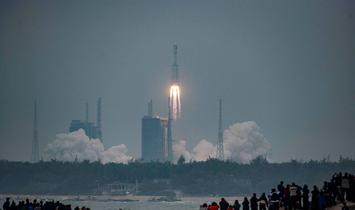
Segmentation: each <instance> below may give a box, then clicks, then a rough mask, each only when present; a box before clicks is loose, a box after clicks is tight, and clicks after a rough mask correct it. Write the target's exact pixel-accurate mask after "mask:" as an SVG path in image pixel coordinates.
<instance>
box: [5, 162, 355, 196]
mask: <svg viewBox="0 0 355 210" xmlns="http://www.w3.org/2000/svg"><path fill="white" fill-rule="evenodd" d="M339 171H343V172H350V173H355V161H354V160H350V159H343V158H342V159H341V160H339V162H328V161H325V160H323V161H309V162H305V163H301V162H297V161H294V160H293V161H290V162H286V163H268V162H267V161H266V160H264V159H263V158H257V159H256V160H254V161H253V162H252V163H251V164H238V163H235V162H229V161H224V162H223V161H218V160H214V159H211V160H208V161H205V162H192V163H184V160H180V161H179V164H170V163H159V162H151V163H141V162H132V163H129V164H113V163H112V164H106V165H102V164H100V163H98V162H94V163H89V162H81V163H78V162H74V163H69V162H58V161H51V162H38V163H27V162H9V161H0V186H1V187H0V193H23V194H35V193H41V194H93V193H94V192H95V191H96V190H97V188H98V186H99V185H103V184H110V183H114V182H122V183H136V182H137V183H138V185H139V191H138V193H139V194H164V192H168V191H172V190H177V191H181V192H182V193H183V194H188V195H243V194H250V193H251V192H268V191H269V190H270V189H271V188H272V187H275V186H276V185H277V184H278V183H279V181H280V180H283V181H285V182H286V183H288V182H296V183H298V184H299V185H303V184H308V185H314V184H317V185H320V184H321V183H322V181H324V180H329V179H330V177H331V176H332V174H333V173H335V172H339Z"/></svg>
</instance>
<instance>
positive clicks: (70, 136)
mask: <svg viewBox="0 0 355 210" xmlns="http://www.w3.org/2000/svg"><path fill="white" fill-rule="evenodd" d="M127 153H128V150H127V147H126V145H124V144H120V145H116V146H112V147H110V148H108V149H107V150H105V148H104V145H103V144H102V142H101V141H100V139H90V138H89V137H88V136H87V135H86V134H85V131H84V130H83V129H79V130H77V131H74V132H71V133H61V134H57V135H56V139H55V140H54V141H53V142H52V143H49V144H48V145H47V146H46V148H45V157H46V159H47V160H51V159H54V160H58V161H69V162H73V161H80V162H81V161H84V160H88V161H90V162H95V161H100V162H101V163H103V164H106V163H128V162H129V161H130V160H133V158H132V157H131V156H129V155H128V154H127Z"/></svg>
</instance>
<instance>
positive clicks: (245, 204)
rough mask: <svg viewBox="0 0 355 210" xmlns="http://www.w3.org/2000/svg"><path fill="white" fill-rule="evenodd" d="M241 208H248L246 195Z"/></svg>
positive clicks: (244, 209)
mask: <svg viewBox="0 0 355 210" xmlns="http://www.w3.org/2000/svg"><path fill="white" fill-rule="evenodd" d="M242 206H243V210H249V201H248V198H247V197H244V200H243V202H242Z"/></svg>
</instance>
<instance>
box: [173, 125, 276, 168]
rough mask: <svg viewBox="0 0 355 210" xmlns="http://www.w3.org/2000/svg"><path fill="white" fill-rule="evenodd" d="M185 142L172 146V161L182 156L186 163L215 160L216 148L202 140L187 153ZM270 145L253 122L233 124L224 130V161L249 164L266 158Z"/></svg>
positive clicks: (181, 141)
mask: <svg viewBox="0 0 355 210" xmlns="http://www.w3.org/2000/svg"><path fill="white" fill-rule="evenodd" d="M186 145H187V143H186V141H185V140H180V141H178V142H177V143H176V144H174V145H173V152H174V160H175V161H176V160H178V159H179V157H180V156H181V155H182V156H184V158H185V159H186V160H187V161H206V160H208V159H209V158H216V155H217V146H216V145H214V144H212V143H211V142H209V141H207V140H205V139H202V140H201V141H200V142H199V143H198V144H197V145H196V146H195V147H194V148H193V149H192V152H189V151H188V149H187V147H186ZM270 151H271V144H270V143H269V141H268V140H267V139H266V138H265V137H264V135H263V134H262V133H261V130H260V128H259V126H258V125H257V124H256V123H255V122H254V121H247V122H241V123H235V124H233V125H231V126H229V128H228V129H226V130H224V156H225V159H226V160H232V161H235V162H238V163H250V161H252V160H254V159H255V158H257V157H259V156H263V157H266V158H268V155H269V154H270Z"/></svg>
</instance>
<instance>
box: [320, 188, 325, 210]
mask: <svg viewBox="0 0 355 210" xmlns="http://www.w3.org/2000/svg"><path fill="white" fill-rule="evenodd" d="M318 205H319V209H320V210H325V208H326V207H327V203H326V200H325V197H324V193H323V191H321V192H320V193H319V196H318Z"/></svg>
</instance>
